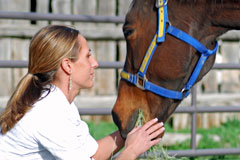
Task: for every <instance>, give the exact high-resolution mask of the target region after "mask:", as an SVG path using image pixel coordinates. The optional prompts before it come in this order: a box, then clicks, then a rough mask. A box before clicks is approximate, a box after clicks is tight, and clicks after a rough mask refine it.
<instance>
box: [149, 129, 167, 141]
mask: <svg viewBox="0 0 240 160" xmlns="http://www.w3.org/2000/svg"><path fill="white" fill-rule="evenodd" d="M164 131H165V128H164V127H161V128H159V129H157V130H155V131H154V132H152V133H151V134H150V135H149V138H150V139H151V140H153V139H155V138H157V137H159V136H160V135H161V134H162V133H164Z"/></svg>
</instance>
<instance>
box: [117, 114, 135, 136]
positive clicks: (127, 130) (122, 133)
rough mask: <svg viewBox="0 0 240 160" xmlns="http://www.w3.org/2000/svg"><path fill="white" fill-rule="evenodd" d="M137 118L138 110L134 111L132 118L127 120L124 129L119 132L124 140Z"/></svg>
mask: <svg viewBox="0 0 240 160" xmlns="http://www.w3.org/2000/svg"><path fill="white" fill-rule="evenodd" d="M137 117H138V110H137V111H135V112H134V114H133V115H132V117H131V118H130V119H129V122H128V125H127V126H126V129H125V130H124V131H122V132H121V135H122V137H123V138H126V137H127V134H128V133H129V132H130V131H131V130H132V129H133V128H134V127H135V124H136V121H137Z"/></svg>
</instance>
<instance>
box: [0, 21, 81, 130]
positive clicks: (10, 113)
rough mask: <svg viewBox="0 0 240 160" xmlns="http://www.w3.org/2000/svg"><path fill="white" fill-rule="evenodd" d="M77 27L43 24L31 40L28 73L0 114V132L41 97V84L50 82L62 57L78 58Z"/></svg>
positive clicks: (12, 124) (8, 128) (6, 128)
mask: <svg viewBox="0 0 240 160" xmlns="http://www.w3.org/2000/svg"><path fill="white" fill-rule="evenodd" d="M78 35H79V31H78V30H76V29H73V28H70V27H67V26H61V25H50V26H47V27H44V28H42V29H41V30H40V31H39V32H38V33H37V34H36V35H35V36H34V37H33V38H32V40H31V43H30V47H29V65H28V73H27V74H26V75H25V76H24V77H23V78H22V80H21V81H20V82H19V83H18V85H17V87H16V89H15V91H14V92H13V94H12V96H11V97H10V99H9V101H8V103H7V107H6V109H5V110H4V111H3V112H2V113H1V115H0V127H1V132H2V134H5V133H7V131H9V130H10V129H11V128H13V127H14V125H15V124H16V123H17V122H18V121H19V120H20V119H21V118H22V117H23V116H24V115H25V113H26V112H27V111H28V110H30V109H31V107H32V105H33V104H34V103H35V102H36V101H37V100H39V99H40V97H41V94H42V92H43V91H45V90H48V93H49V91H50V89H49V88H48V89H47V88H44V86H46V85H48V84H51V82H52V81H53V80H54V78H55V74H56V71H57V69H58V68H59V67H60V64H61V61H62V60H63V58H66V57H67V58H69V59H71V60H72V61H75V60H76V59H77V58H78V56H77V55H78V54H77V53H78V50H79V44H78Z"/></svg>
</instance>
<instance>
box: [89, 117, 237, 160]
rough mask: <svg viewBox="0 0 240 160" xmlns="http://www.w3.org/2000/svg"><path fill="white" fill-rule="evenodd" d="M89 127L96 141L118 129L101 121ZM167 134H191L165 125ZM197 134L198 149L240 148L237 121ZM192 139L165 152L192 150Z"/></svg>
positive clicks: (210, 159) (231, 158) (213, 159)
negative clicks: (217, 137) (215, 138)
mask: <svg viewBox="0 0 240 160" xmlns="http://www.w3.org/2000/svg"><path fill="white" fill-rule="evenodd" d="M87 123H88V125H89V129H90V133H91V134H92V136H93V137H94V138H95V139H100V138H102V137H104V136H106V135H108V134H110V133H112V132H113V131H116V130H117V127H116V126H115V124H113V123H112V122H104V121H101V122H99V123H94V122H87ZM164 127H165V130H166V133H168V132H174V133H189V134H190V133H191V130H190V129H189V128H186V129H183V130H179V131H174V130H173V128H172V127H171V126H170V125H169V124H168V123H165V125H164ZM197 134H201V135H202V139H201V140H200V142H199V144H198V146H197V149H210V148H236V147H240V121H239V120H237V119H233V120H228V121H227V122H226V123H224V124H222V125H221V126H220V127H213V128H210V129H202V128H199V129H197ZM213 135H217V136H219V137H220V141H214V140H213V138H212V136H213ZM190 145H191V142H190V139H189V140H186V141H184V142H181V143H178V144H176V145H173V146H168V147H164V149H165V150H185V149H190ZM188 159H189V160H224V159H226V160H240V156H236V155H226V156H205V157H197V158H188Z"/></svg>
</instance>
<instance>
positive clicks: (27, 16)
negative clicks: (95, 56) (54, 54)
mask: <svg viewBox="0 0 240 160" xmlns="http://www.w3.org/2000/svg"><path fill="white" fill-rule="evenodd" d="M0 19H19V20H20V19H21V20H23V19H24V20H45V21H54V20H56V21H72V22H96V23H99V22H101V23H122V22H123V21H124V17H114V16H90V15H63V14H41V13H29V12H28V13H27V12H3V11H0ZM228 38H229V37H228ZM27 65H28V62H27V61H2V60H1V61H0V68H26V67H27ZM122 66H123V63H122V62H99V68H114V69H116V68H122ZM213 69H237V70H239V69H240V65H239V64H215V65H214V67H213ZM196 98H197V92H196V88H195V87H194V88H193V89H192V103H191V106H190V107H179V108H177V109H176V111H175V113H190V114H191V115H192V123H191V129H192V133H191V149H190V150H178V151H168V153H169V154H171V155H176V156H189V157H195V156H209V155H227V154H240V148H222V149H221V148H220V149H196V113H204V112H240V107H233V106H216V107H207V106H205V107H204V106H203V107H197V106H196ZM0 112H1V110H0ZM80 112H81V114H82V115H109V114H111V108H101V109H99V108H97V109H96V108H81V109H80ZM143 156H144V155H143Z"/></svg>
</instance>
